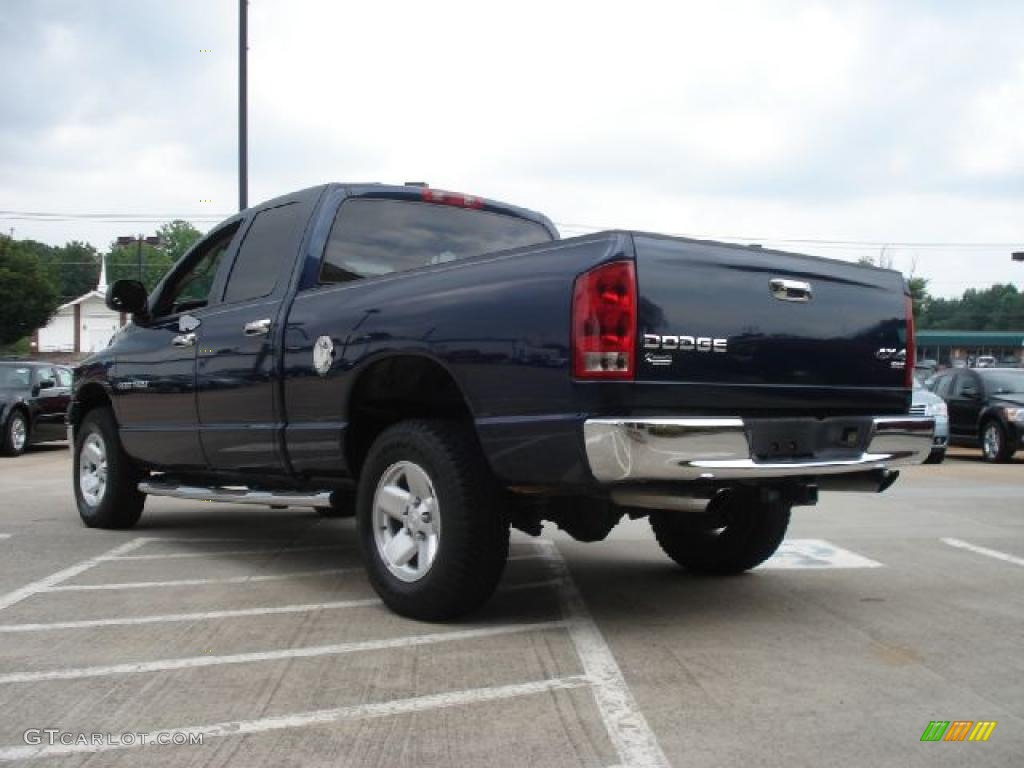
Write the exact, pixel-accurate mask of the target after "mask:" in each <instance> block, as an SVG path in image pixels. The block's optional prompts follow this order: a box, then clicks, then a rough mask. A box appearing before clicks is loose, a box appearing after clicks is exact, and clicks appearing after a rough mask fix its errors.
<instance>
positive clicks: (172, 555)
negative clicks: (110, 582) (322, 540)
mask: <svg viewBox="0 0 1024 768" xmlns="http://www.w3.org/2000/svg"><path fill="white" fill-rule="evenodd" d="M351 549H352V547H292V548H290V549H288V548H278V549H270V548H266V549H225V550H223V551H220V552H218V551H209V552H159V553H155V554H151V555H125V556H123V557H122V556H120V555H115V556H112V557H104V558H102V559H104V560H177V559H179V558H182V557H219V556H221V555H284V554H288V553H290V552H340V551H342V550H351Z"/></svg>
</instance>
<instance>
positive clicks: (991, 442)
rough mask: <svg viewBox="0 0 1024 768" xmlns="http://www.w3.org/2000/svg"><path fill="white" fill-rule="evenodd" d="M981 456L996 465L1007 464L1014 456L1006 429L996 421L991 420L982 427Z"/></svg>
mask: <svg viewBox="0 0 1024 768" xmlns="http://www.w3.org/2000/svg"><path fill="white" fill-rule="evenodd" d="M981 456H982V458H983V459H985V461H988V462H992V463H994V464H1005V463H1006V462H1007V461H1009V460H1010V457H1011V456H1013V448H1012V447H1011V446H1010V441H1009V440H1007V438H1006V429H1005V428H1004V427H1003V425H1002V424H1000V423H999V421H998V420H996V419H989V420H988V421H986V422H985V423H984V424H982V425H981Z"/></svg>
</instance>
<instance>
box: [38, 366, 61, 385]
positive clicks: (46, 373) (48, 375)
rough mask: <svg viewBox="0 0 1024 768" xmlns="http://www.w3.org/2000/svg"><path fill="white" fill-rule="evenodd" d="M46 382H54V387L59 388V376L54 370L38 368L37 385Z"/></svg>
mask: <svg viewBox="0 0 1024 768" xmlns="http://www.w3.org/2000/svg"><path fill="white" fill-rule="evenodd" d="M44 381H52V382H53V385H54V386H57V374H55V373H54V372H53V368H49V367H46V368H36V384H42V383H43V382H44Z"/></svg>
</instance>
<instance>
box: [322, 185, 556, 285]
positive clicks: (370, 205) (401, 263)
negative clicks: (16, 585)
mask: <svg viewBox="0 0 1024 768" xmlns="http://www.w3.org/2000/svg"><path fill="white" fill-rule="evenodd" d="M550 240H551V234H550V233H549V232H548V231H547V230H546V229H545V228H544V227H542V226H541V225H540V224H537V223H536V222H533V221H528V220H526V219H520V218H516V217H514V216H505V215H503V214H499V213H490V212H488V211H481V210H476V209H472V208H456V207H454V206H448V205H436V204H432V203H420V202H414V201H409V200H382V199H354V200H348V201H346V202H345V203H343V204H342V206H341V208H339V209H338V214H337V216H336V217H335V219H334V224H333V225H332V227H331V234H330V237H329V238H328V240H327V246H326V248H325V249H324V258H323V264H322V266H321V268H320V282H321V283H340V282H345V281H348V280H356V279H359V278H361V277H374V276H376V275H387V274H391V273H393V272H404V271H406V270H409V269H416V268H418V267H425V266H428V265H431V264H445V263H448V262H452V261H457V260H459V259H466V258H470V257H471V256H479V255H481V254H484V253H490V252H493V251H503V250H506V249H508V248H518V247H520V246H524V245H533V244H535V243H544V242H548V241H550Z"/></svg>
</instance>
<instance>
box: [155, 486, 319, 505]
mask: <svg viewBox="0 0 1024 768" xmlns="http://www.w3.org/2000/svg"><path fill="white" fill-rule="evenodd" d="M139 490H140V491H142V492H143V493H145V494H146V495H148V496H170V497H172V498H175V499H191V500H193V501H216V502H229V503H232V504H263V505H264V506H268V507H314V508H324V507H329V506H331V492H330V491H314V492H312V493H305V492H302V491H252V490H249V489H248V488H222V487H209V488H204V487H203V486H199V485H183V484H181V483H169V482H161V481H159V480H149V481H146V482H141V483H139Z"/></svg>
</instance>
